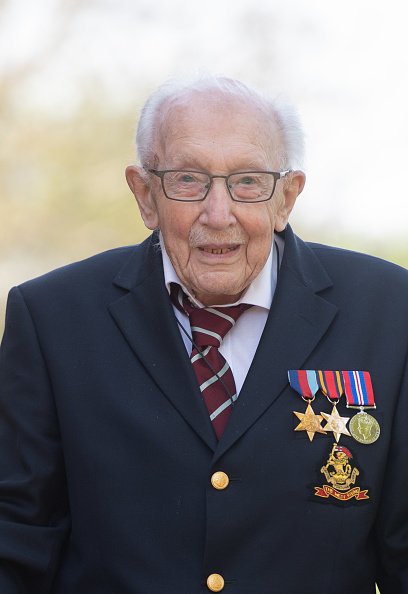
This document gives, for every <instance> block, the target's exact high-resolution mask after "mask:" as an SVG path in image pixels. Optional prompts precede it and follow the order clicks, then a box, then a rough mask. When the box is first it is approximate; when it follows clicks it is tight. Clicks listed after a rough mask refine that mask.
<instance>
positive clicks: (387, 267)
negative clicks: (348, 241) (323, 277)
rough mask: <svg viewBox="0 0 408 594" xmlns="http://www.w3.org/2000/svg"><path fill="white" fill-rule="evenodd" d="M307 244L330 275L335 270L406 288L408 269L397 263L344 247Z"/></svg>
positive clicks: (343, 273) (407, 286)
mask: <svg viewBox="0 0 408 594" xmlns="http://www.w3.org/2000/svg"><path fill="white" fill-rule="evenodd" d="M307 245H308V246H309V248H310V249H311V250H312V251H313V253H314V254H315V256H316V257H317V258H318V259H319V260H320V262H321V263H322V265H323V266H324V267H325V268H326V270H327V271H328V273H329V274H330V275H332V274H333V273H336V272H337V273H340V274H342V275H343V276H350V277H351V276H354V277H355V276H356V275H357V276H358V277H361V278H364V279H366V280H368V279H370V278H372V279H373V280H377V281H378V282H380V283H381V284H384V283H385V282H392V283H393V284H395V283H396V284H397V285H399V286H401V288H404V287H405V290H408V270H407V269H406V268H404V267H402V266H399V265H398V264H394V263H393V262H389V261H387V260H384V259H382V258H379V257H377V256H371V255H369V254H364V253H362V252H357V251H353V250H348V249H344V248H339V247H334V246H329V245H324V244H319V243H312V242H307Z"/></svg>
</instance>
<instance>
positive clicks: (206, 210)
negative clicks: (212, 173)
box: [199, 178, 236, 229]
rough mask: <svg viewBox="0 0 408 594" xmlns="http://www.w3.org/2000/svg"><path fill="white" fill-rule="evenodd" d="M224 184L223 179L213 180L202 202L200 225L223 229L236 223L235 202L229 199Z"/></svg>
mask: <svg viewBox="0 0 408 594" xmlns="http://www.w3.org/2000/svg"><path fill="white" fill-rule="evenodd" d="M225 183H226V180H225V178H213V183H212V186H211V189H210V191H209V192H208V194H207V197H206V199H205V200H204V201H203V202H202V205H203V210H202V212H201V214H200V217H199V219H200V223H201V224H203V225H207V226H208V227H211V228H213V229H225V228H227V227H229V226H230V225H233V224H235V223H236V218H235V215H234V206H235V202H234V201H233V200H232V199H231V196H230V195H229V193H228V190H227V187H226V185H225Z"/></svg>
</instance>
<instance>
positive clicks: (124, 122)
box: [0, 0, 408, 335]
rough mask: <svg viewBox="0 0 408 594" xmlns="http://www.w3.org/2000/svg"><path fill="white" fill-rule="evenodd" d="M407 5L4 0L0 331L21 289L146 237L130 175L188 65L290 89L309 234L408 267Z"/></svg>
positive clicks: (302, 213) (296, 0)
mask: <svg viewBox="0 0 408 594" xmlns="http://www.w3.org/2000/svg"><path fill="white" fill-rule="evenodd" d="M407 16H408V9H407V8H406V6H405V3H404V2H402V1H399V0H388V2H386V3H384V2H376V1H375V0H371V1H369V0H358V2H356V1H355V0H343V2H342V3H340V4H339V3H337V4H333V3H329V2H327V0H308V2H304V0H285V1H284V2H281V3H277V2H271V1H270V0H258V1H257V2H256V3H254V2H253V1H251V0H235V1H234V3H231V2H227V1H224V0H206V2H205V3H200V4H199V3H194V2H187V0H171V1H169V0H94V1H93V0H87V1H85V0H36V1H35V2H31V1H30V0H0V140H1V142H0V320H1V321H0V335H1V333H2V325H3V315H4V306H5V300H6V294H7V291H8V289H9V287H10V286H12V285H14V284H17V283H20V282H22V281H23V280H25V279H27V278H30V277H33V276H36V275H39V274H41V273H43V272H45V271H47V270H49V269H51V268H54V267H56V266H60V265H62V264H65V263H68V262H70V261H73V260H77V259H81V258H84V257H86V256H88V255H91V254H94V253H96V252H98V251H101V250H104V249H108V248H110V247H114V246H117V245H123V244H130V243H136V242H138V241H140V240H141V239H142V238H143V237H145V236H146V231H145V229H144V228H143V224H142V223H141V220H140V219H139V215H138V211H137V208H136V205H135V203H134V201H133V199H132V196H131V194H130V192H129V190H128V188H127V185H126V182H125V180H124V176H123V170H124V168H125V166H126V165H127V164H129V163H130V162H132V161H133V160H134V149H133V136H134V130H135V125H136V122H137V117H138V111H139V109H140V107H141V105H142V104H143V101H144V100H145V99H146V97H147V95H148V93H149V92H150V91H151V90H153V89H154V88H155V87H156V86H157V85H158V84H160V83H161V82H163V81H164V80H166V79H167V78H169V77H170V76H173V75H180V74H191V73H194V72H212V73H217V74H225V75H229V76H233V77H237V78H241V79H242V80H244V81H246V82H248V83H250V84H253V85H255V86H257V87H259V88H260V89H262V90H265V91H268V92H271V93H273V94H276V93H281V94H283V95H285V96H286V97H288V98H289V99H291V100H292V101H293V102H294V103H295V104H296V105H297V106H298V109H299V113H300V116H301V119H302V121H303V124H304V129H305V132H306V149H307V151H306V154H307V159H306V167H305V169H306V173H307V185H306V188H305V190H304V192H303V194H302V195H301V197H300V199H299V202H298V205H297V207H296V212H295V213H294V215H293V218H292V224H293V226H294V228H295V230H296V231H297V233H298V234H300V235H301V236H302V237H303V238H304V239H308V240H313V241H318V242H327V243H331V244H334V245H339V246H343V247H348V248H352V249H357V250H361V251H366V252H370V253H373V254H376V255H379V256H381V257H384V258H386V259H390V260H392V261H394V262H396V263H399V264H401V265H407V264H408V206H407V192H406V188H405V181H406V159H407V152H408V150H407V149H408V110H407V107H406V106H407V104H408V82H407V76H408V74H407V73H408V37H407V35H406V20H407Z"/></svg>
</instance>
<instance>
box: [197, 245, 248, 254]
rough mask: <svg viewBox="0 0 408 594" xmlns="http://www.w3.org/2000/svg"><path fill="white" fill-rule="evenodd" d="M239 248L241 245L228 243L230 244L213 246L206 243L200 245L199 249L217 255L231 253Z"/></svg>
mask: <svg viewBox="0 0 408 594" xmlns="http://www.w3.org/2000/svg"><path fill="white" fill-rule="evenodd" d="M238 248H239V245H228V246H211V245H204V246H199V247H198V249H199V250H200V251H201V252H205V253H207V254H215V255H217V256H219V255H223V254H229V253H231V252H235V251H236V250H237V249H238Z"/></svg>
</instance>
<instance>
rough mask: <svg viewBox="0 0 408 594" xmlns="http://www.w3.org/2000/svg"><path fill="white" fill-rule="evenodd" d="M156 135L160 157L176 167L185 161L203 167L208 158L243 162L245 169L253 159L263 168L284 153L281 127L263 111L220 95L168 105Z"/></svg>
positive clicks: (203, 95) (250, 103) (192, 97)
mask: <svg viewBox="0 0 408 594" xmlns="http://www.w3.org/2000/svg"><path fill="white" fill-rule="evenodd" d="M158 131H159V136H158V142H157V149H158V151H157V152H158V156H159V158H160V157H162V158H164V159H165V160H167V161H168V160H169V159H170V160H171V161H172V162H173V164H172V166H178V165H181V164H182V163H184V162H187V161H186V159H187V160H188V161H191V163H192V164H193V163H194V160H197V161H198V162H200V163H202V165H205V164H206V163H204V162H203V161H207V160H208V159H209V160H214V161H215V160H217V159H218V160H221V161H225V163H227V162H228V161H236V160H237V159H241V160H242V162H243V165H246V166H249V165H250V161H251V160H254V166H255V165H256V163H258V166H260V160H264V161H265V166H266V165H267V162H270V161H271V159H273V157H274V156H275V155H276V154H277V153H278V152H279V149H280V140H279V134H278V132H277V127H276V125H275V122H274V120H273V117H272V115H271V113H268V111H267V109H266V107H265V106H263V105H261V104H257V103H255V102H253V101H250V100H249V99H247V100H245V99H244V100H243V99H242V97H235V96H231V95H227V94H222V93H218V94H217V93H200V94H190V95H188V96H186V97H182V98H178V99H175V100H173V101H171V102H169V104H168V105H167V106H165V108H164V110H163V114H162V119H161V122H160V125H159V128H158ZM179 162H180V163H179ZM255 162H256V163H255ZM271 164H272V163H269V165H271ZM166 165H167V166H170V165H169V163H168V162H167V164H166Z"/></svg>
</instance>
